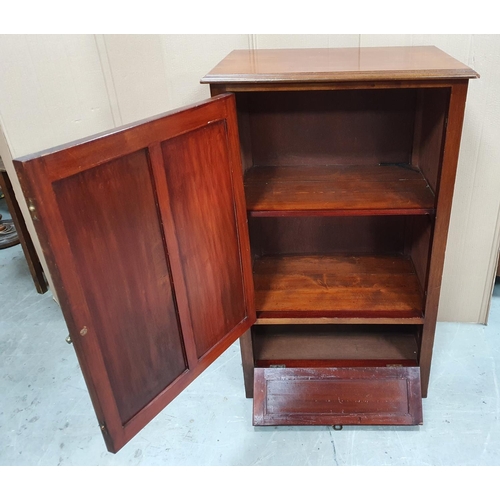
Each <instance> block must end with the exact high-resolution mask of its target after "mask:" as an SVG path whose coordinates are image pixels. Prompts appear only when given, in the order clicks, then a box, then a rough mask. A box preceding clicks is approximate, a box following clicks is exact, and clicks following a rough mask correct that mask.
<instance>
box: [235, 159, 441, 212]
mask: <svg viewBox="0 0 500 500" xmlns="http://www.w3.org/2000/svg"><path fill="white" fill-rule="evenodd" d="M245 195H246V200H247V209H248V210H249V212H250V215H252V216H254V217H265V216H267V217H273V216H274V217H276V216H281V217H283V216H292V217H293V216H298V215H302V216H304V215H411V214H430V213H433V212H434V194H433V192H432V191H431V189H430V187H429V185H428V184H427V181H426V180H425V178H424V177H423V176H422V174H421V173H420V172H419V171H418V169H415V168H411V167H409V166H408V167H400V166H397V165H392V166H385V165H384V166H379V165H373V166H357V165H356V166H347V165H340V166H337V165H331V166H323V167H318V166H314V167H254V168H252V169H250V170H249V171H248V172H247V173H246V176H245Z"/></svg>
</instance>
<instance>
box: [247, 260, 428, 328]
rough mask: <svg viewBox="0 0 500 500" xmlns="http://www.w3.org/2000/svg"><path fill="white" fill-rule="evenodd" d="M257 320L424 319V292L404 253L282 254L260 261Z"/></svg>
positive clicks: (256, 266) (257, 263)
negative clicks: (350, 254) (391, 254)
mask: <svg viewBox="0 0 500 500" xmlns="http://www.w3.org/2000/svg"><path fill="white" fill-rule="evenodd" d="M254 284H255V306H256V309H257V318H287V319H291V318H305V317H311V318H314V317H329V318H343V319H344V320H345V319H346V318H365V322H366V323H370V319H371V318H376V319H377V320H379V318H384V321H386V322H387V323H394V322H396V323H397V322H402V319H403V318H404V320H413V321H417V322H423V315H422V306H423V296H422V291H421V289H420V285H419V282H418V279H417V277H416V275H415V269H414V267H413V264H412V262H411V260H410V259H408V258H405V257H404V256H400V255H394V256H377V255H358V256H349V255H347V256H346V255H309V256H306V255H293V256H287V255H280V256H266V257H262V258H261V259H258V260H256V261H255V264H254Z"/></svg>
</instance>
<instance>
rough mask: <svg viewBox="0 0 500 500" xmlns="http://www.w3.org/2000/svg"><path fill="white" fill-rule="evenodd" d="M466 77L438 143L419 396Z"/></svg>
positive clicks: (425, 377) (426, 372)
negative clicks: (437, 174) (433, 224)
mask: <svg viewBox="0 0 500 500" xmlns="http://www.w3.org/2000/svg"><path fill="white" fill-rule="evenodd" d="M468 84H469V82H468V80H461V81H459V82H456V83H455V84H454V85H453V86H452V87H451V89H450V94H451V95H450V100H449V109H448V114H447V126H446V131H445V133H444V137H443V143H442V146H441V151H442V153H441V154H442V159H441V168H440V177H439V181H438V188H437V193H436V199H437V205H436V220H435V226H434V235H433V238H432V242H431V250H430V253H429V275H428V279H427V287H426V292H427V295H426V303H425V324H424V328H423V332H422V346H421V351H420V358H419V365H420V367H421V376H422V395H423V396H424V397H425V396H427V390H428V386H429V378H430V369H431V359H432V348H433V345H434V335H435V331H436V321H437V313H438V306H439V293H440V291H441V279H442V276H443V266H444V256H445V250H446V241H447V237H448V226H449V222H450V214H451V204H452V200H453V188H454V185H455V177H456V173H457V163H458V153H459V150H460V139H461V136H462V125H463V119H464V112H465V101H466V97H467V87H468Z"/></svg>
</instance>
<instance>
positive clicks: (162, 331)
mask: <svg viewBox="0 0 500 500" xmlns="http://www.w3.org/2000/svg"><path fill="white" fill-rule="evenodd" d="M477 76H478V75H477V74H476V73H475V72H474V71H473V70H471V69H470V68H468V67H467V66H465V65H463V64H461V63H460V62H458V61H456V60H454V59H452V58H451V57H449V56H448V55H446V54H444V53H443V52H441V51H440V50H438V49H436V48H435V47H409V48H405V47H395V48H394V47H393V48H352V49H314V50H312V49H311V50H308V49H307V50H254V51H234V52H232V53H231V54H230V55H229V56H228V57H226V59H224V60H223V61H222V62H221V63H220V64H219V65H218V66H217V67H216V68H214V69H213V70H212V71H211V72H210V73H208V74H207V75H206V76H205V77H204V78H203V79H202V83H206V84H209V85H210V89H211V94H212V96H213V97H212V99H210V100H207V101H204V102H202V103H199V104H196V105H194V106H192V107H188V108H184V109H181V110H176V111H174V112H171V113H167V114H165V115H161V116H157V117H153V118H151V119H148V120H144V121H142V122H138V123H134V124H131V125H127V126H125V127H121V128H119V129H115V130H111V131H109V132H106V133H103V134H99V135H97V136H94V137H90V138H86V139H84V140H81V141H77V142H75V143H72V144H66V145H64V146H61V147H59V148H54V149H51V150H48V151H44V152H41V153H38V154H35V155H31V156H29V157H24V158H20V159H18V160H16V161H15V165H16V168H17V172H18V175H19V178H20V181H21V184H22V187H23V190H24V193H25V196H26V198H27V201H28V205H29V208H30V212H31V214H32V217H33V221H34V224H35V227H36V228H37V231H38V234H39V236H40V240H41V242H42V246H43V249H44V252H45V255H46V258H47V262H48V265H49V267H50V271H51V273H52V276H53V279H54V283H55V286H56V289H57V290H56V292H57V295H58V297H59V299H60V303H61V307H62V310H63V313H64V316H65V319H66V322H67V324H68V329H69V331H70V338H71V340H72V342H73V344H74V347H75V350H76V353H77V356H78V359H79V362H80V365H81V367H82V372H83V375H84V377H85V380H86V383H87V386H88V389H89V392H90V395H91V398H92V402H93V405H94V408H95V411H96V413H97V418H98V421H99V425H100V428H101V431H102V433H103V436H104V439H105V441H106V444H107V446H108V449H109V450H110V451H113V452H116V451H117V450H118V449H120V448H121V447H122V446H123V445H124V444H125V443H126V442H127V441H128V440H130V439H131V438H132V437H133V436H134V435H135V434H136V433H137V432H138V431H140V429H141V428H142V427H144V425H146V424H147V423H148V422H149V421H150V420H151V419H152V418H153V417H154V416H155V415H156V414H158V412H159V411H161V410H162V409H163V408H164V407H165V405H167V404H168V403H169V402H170V401H171V400H172V399H173V398H174V397H175V396H177V395H178V394H179V393H180V392H181V391H182V390H183V389H184V388H185V387H186V386H187V385H188V384H189V383H190V382H191V381H192V380H193V379H194V378H196V377H197V376H198V375H199V374H200V373H201V372H202V371H203V370H204V369H205V368H206V367H207V366H208V365H209V364H210V363H212V362H213V361H214V360H215V359H216V358H217V357H218V356H219V355H220V354H221V353H222V352H223V351H224V350H225V349H226V348H227V347H228V346H229V345H231V343H233V342H234V341H235V340H236V339H237V338H238V337H241V340H240V345H241V351H242V361H243V368H244V376H245V387H246V393H247V396H249V397H252V396H253V397H254V424H255V425H308V424H312V425H345V424H348V425H354V424H391V425H394V424H401V425H403V424H406V425H415V424H420V423H422V408H421V398H422V396H424V397H425V396H426V394H427V387H428V383H429V374H430V365H431V356H432V345H433V338H434V331H435V326H436V316H437V308H438V300H439V290H440V284H441V274H442V269H443V261H444V253H445V246H446V238H447V231H448V223H449V217H450V209H451V202H452V195H453V185H454V180H455V172H456V165H457V159H458V151H459V144H460V136H461V129H462V121H463V115H464V107H465V99H466V92H467V85H468V80H469V79H470V78H476V77H477Z"/></svg>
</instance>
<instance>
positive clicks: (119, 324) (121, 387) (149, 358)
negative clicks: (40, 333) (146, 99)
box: [53, 150, 187, 424]
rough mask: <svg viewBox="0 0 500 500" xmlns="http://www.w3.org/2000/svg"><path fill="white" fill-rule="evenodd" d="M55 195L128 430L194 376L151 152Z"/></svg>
mask: <svg viewBox="0 0 500 500" xmlns="http://www.w3.org/2000/svg"><path fill="white" fill-rule="evenodd" d="M53 189H54V194H55V198H56V200H57V206H58V209H59V212H60V214H61V218H62V221H63V224H64V227H65V231H66V235H67V238H68V243H69V246H70V249H71V253H72V256H73V260H74V263H75V265H76V266H77V268H78V269H77V272H78V278H79V281H80V285H81V287H82V291H83V294H84V295H85V300H86V303H87V306H88V309H89V312H90V314H91V315H92V322H93V328H94V329H95V332H96V334H97V340H98V343H99V348H100V349H101V352H102V356H103V360H104V364H105V367H106V372H107V374H108V377H109V381H110V384H111V390H112V391H113V394H114V395H115V400H116V405H117V410H118V413H119V415H120V420H121V422H122V424H125V423H126V422H127V421H128V420H129V419H130V418H131V417H132V416H133V415H135V414H136V413H137V412H138V411H139V410H141V409H142V408H143V407H144V406H145V405H146V404H147V403H148V402H149V401H150V400H151V399H152V398H154V397H155V396H157V395H158V394H159V393H160V392H161V391H162V390H163V389H165V387H167V386H168V385H169V384H170V383H171V382H172V381H173V380H175V379H176V378H177V377H178V376H179V375H180V374H181V373H182V372H183V371H184V370H185V369H186V368H187V364H186V361H185V359H184V358H185V357H184V349H183V345H182V341H181V336H180V329H179V326H178V322H177V315H176V311H175V305H174V299H173V293H172V288H171V283H170V272H169V269H168V261H167V257H166V254H165V247H164V242H163V237H162V233H161V228H160V224H159V220H158V216H157V210H156V203H155V197H154V193H153V188H152V183H151V175H150V169H149V165H148V158H147V154H146V151H144V150H142V151H138V152H136V153H132V154H130V155H127V156H124V157H122V158H119V159H117V160H113V161H111V162H108V163H104V164H102V165H99V166H97V167H94V168H92V169H89V170H85V171H84V172H81V173H79V174H75V175H72V176H71V177H69V178H66V179H61V180H59V181H57V182H54V184H53ZM132 193H133V206H131V194H132ZM145 262H147V263H148V265H147V266H145V265H144V263H145ZM139 311H140V312H141V313H139V314H138V312H139ZM101 332H102V334H99V333H101ZM104 332H105V333H104ZM87 334H88V327H87Z"/></svg>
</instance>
